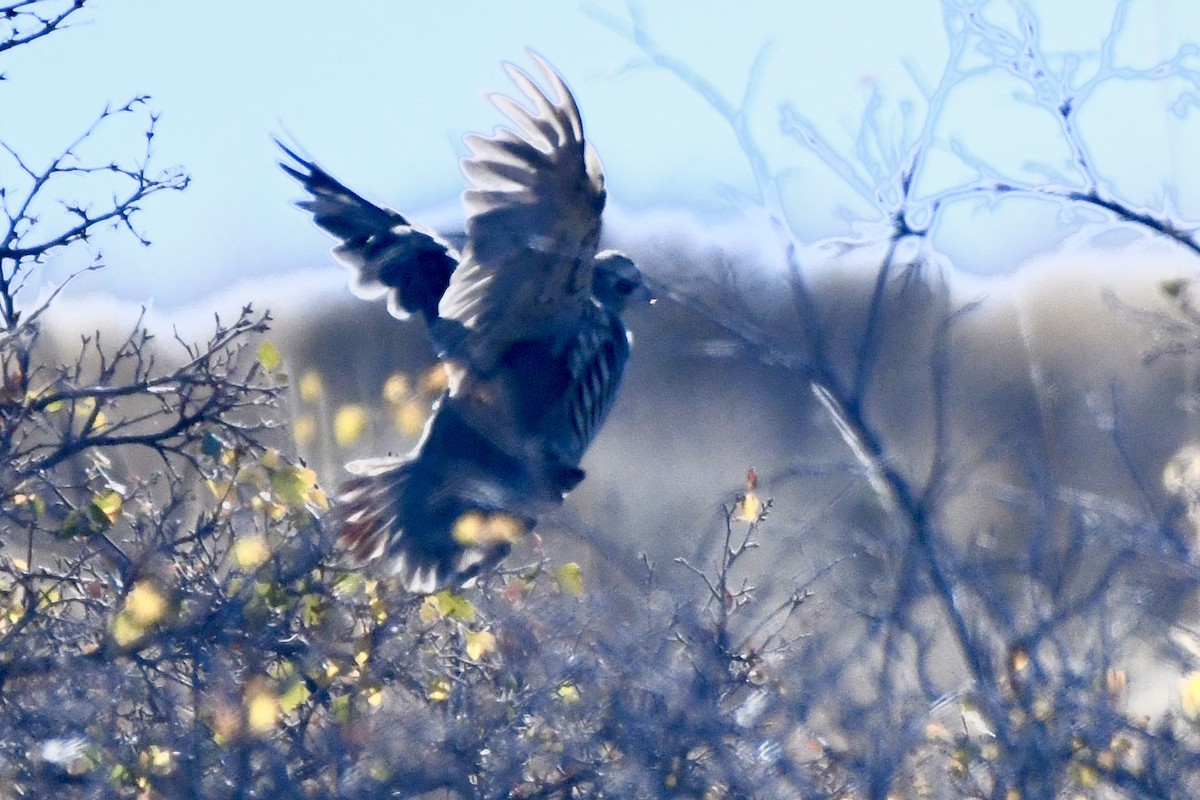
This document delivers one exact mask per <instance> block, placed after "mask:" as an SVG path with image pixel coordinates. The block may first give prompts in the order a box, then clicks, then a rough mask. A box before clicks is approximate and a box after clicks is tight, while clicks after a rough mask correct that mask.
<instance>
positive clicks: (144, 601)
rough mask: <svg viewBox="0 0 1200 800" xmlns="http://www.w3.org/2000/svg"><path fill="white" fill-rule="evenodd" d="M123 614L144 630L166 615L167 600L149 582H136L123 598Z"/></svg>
mask: <svg viewBox="0 0 1200 800" xmlns="http://www.w3.org/2000/svg"><path fill="white" fill-rule="evenodd" d="M125 613H127V614H129V617H130V619H131V620H132V621H133V622H134V623H135V624H137V625H140V626H141V627H143V628H146V627H149V626H151V625H153V624H154V623H156V622H158V621H159V620H160V619H162V618H163V615H164V614H166V613H167V599H166V598H165V597H163V596H162V594H161V593H160V592H159V591H158V589H157V588H156V587H155V586H154V584H153V583H151V582H150V581H138V582H137V583H135V584H134V585H133V588H132V589H130V590H129V594H128V595H126V596H125Z"/></svg>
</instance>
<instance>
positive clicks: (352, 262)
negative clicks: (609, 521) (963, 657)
mask: <svg viewBox="0 0 1200 800" xmlns="http://www.w3.org/2000/svg"><path fill="white" fill-rule="evenodd" d="M530 56H531V57H532V59H533V60H534V62H535V63H536V64H537V66H538V67H539V69H540V70H541V73H542V76H543V78H544V80H545V83H546V84H547V85H548V87H549V90H550V91H549V93H547V92H546V91H544V90H543V89H542V88H541V87H540V86H539V85H538V83H537V82H535V81H534V80H533V79H532V78H531V77H530V76H529V75H528V74H527V73H525V72H524V71H522V70H521V69H519V68H518V67H516V66H513V65H511V64H506V65H505V69H506V71H507V72H508V74H509V76H510V77H511V78H512V80H513V82H514V83H515V84H516V86H517V88H518V89H520V91H521V93H522V94H523V95H524V100H525V101H526V104H522V103H520V102H517V101H515V100H513V99H511V98H509V97H505V96H503V95H493V96H492V97H491V98H490V99H491V100H492V102H493V103H494V104H495V105H496V107H497V108H499V109H500V111H502V112H503V113H504V114H505V115H506V116H507V117H508V118H509V120H510V121H511V123H512V126H511V127H497V128H496V129H495V130H494V131H493V132H492V134H491V135H489V136H484V135H478V134H469V135H467V136H466V137H465V139H464V141H465V143H466V146H467V148H468V150H469V151H470V154H469V155H468V156H467V157H466V158H464V159H463V160H462V163H461V166H462V171H463V174H464V176H465V177H466V179H467V188H466V190H465V191H464V192H463V204H464V207H465V211H466V239H465V243H464V244H463V246H462V249H461V251H459V250H456V249H455V248H454V247H452V246H451V245H450V244H449V243H448V242H447V241H445V240H444V239H442V238H441V237H439V236H438V235H437V234H435V233H434V232H433V231H431V230H428V229H426V228H423V227H421V226H420V225H418V224H416V223H413V222H410V221H409V220H408V219H407V218H405V217H404V216H403V215H401V214H399V213H398V212H396V211H393V210H391V209H387V208H381V207H379V206H376V205H374V204H373V203H371V202H369V201H367V200H365V199H363V198H362V197H360V196H359V195H357V194H355V193H354V192H352V191H351V190H350V189H348V188H346V187H345V186H343V185H342V184H341V183H339V182H338V181H337V180H335V179H334V178H333V177H332V176H330V175H329V173H327V172H325V170H323V169H321V167H319V166H317V165H316V164H315V163H313V162H312V161H310V160H307V159H305V158H303V157H301V156H300V155H298V154H297V153H296V152H294V151H293V150H292V149H289V148H288V147H287V146H285V145H283V144H282V143H280V142H277V144H278V145H279V147H280V148H282V150H283V151H284V153H285V155H286V156H287V159H288V161H285V162H281V165H280V166H282V168H283V169H284V171H286V172H287V173H288V174H289V175H291V176H292V177H293V178H295V179H296V180H297V181H299V182H300V184H301V185H302V186H303V187H304V189H305V190H306V191H307V192H308V193H309V195H311V197H310V198H309V199H305V200H302V201H300V202H298V203H297V206H299V207H300V208H302V209H304V210H306V211H308V212H310V213H311V214H312V216H313V221H314V222H315V223H316V224H317V225H318V226H319V227H320V228H322V229H324V230H325V231H326V232H328V233H330V234H332V235H333V237H334V238H335V239H337V241H338V243H337V244H336V245H335V246H334V248H333V255H334V257H335V258H336V259H337V260H338V261H340V262H341V263H342V264H344V265H346V266H347V267H349V268H350V269H351V271H352V272H353V277H352V279H351V286H352V290H353V291H354V292H355V293H356V294H357V295H359V296H360V297H364V298H368V299H375V298H380V297H383V296H385V295H386V297H387V304H388V310H389V311H390V312H391V313H392V314H393V315H394V316H396V317H398V318H400V319H405V318H407V317H409V316H411V315H418V316H420V317H422V318H423V319H424V321H425V324H426V326H427V329H428V331H429V336H430V340H431V342H432V345H433V348H434V350H435V352H436V354H437V356H438V358H439V359H440V360H441V363H442V365H443V367H444V369H445V371H446V375H447V389H446V391H445V392H444V393H443V395H442V397H441V398H440V399H439V400H438V402H437V404H436V405H435V407H434V411H433V414H432V416H431V417H430V420H429V422H428V423H427V425H426V428H425V432H424V434H423V436H422V438H421V440H420V442H419V443H418V444H417V446H416V447H415V448H414V450H413V451H412V452H411V453H409V454H408V455H406V456H402V457H387V458H378V459H367V460H362V461H356V462H352V463H351V464H349V465H347V469H348V470H350V472H351V473H353V475H354V477H352V478H351V479H350V480H349V481H347V482H346V483H345V484H344V485H343V487H342V488H341V491H340V492H339V494H338V496H337V498H336V500H335V505H334V508H333V510H332V511H331V514H330V517H329V519H330V521H331V523H332V525H333V526H334V528H335V530H337V531H338V536H339V543H340V545H341V546H342V548H344V550H345V552H347V553H348V555H349V557H350V558H351V559H352V561H354V562H355V563H366V562H369V561H374V560H376V559H379V560H381V561H382V563H383V564H384V565H385V569H386V570H387V571H388V572H390V573H391V574H393V575H395V576H396V577H397V578H398V579H399V581H400V582H401V583H402V584H403V585H404V586H405V587H406V588H407V589H408V590H409V591H412V592H417V593H430V592H434V591H437V590H439V589H441V588H444V587H447V586H459V585H462V584H465V583H468V582H470V581H471V580H473V579H475V578H476V577H478V576H479V575H480V574H482V573H483V572H485V571H487V570H488V569H491V568H492V567H494V566H495V565H496V564H497V563H499V561H500V560H501V559H503V558H504V556H505V555H507V554H508V552H509V551H510V549H511V547H512V545H513V544H514V543H515V542H516V541H517V540H519V539H520V538H521V537H522V536H524V535H525V534H526V533H528V531H529V530H530V529H531V528H532V527H533V525H534V524H535V523H536V521H537V518H538V516H539V515H540V514H542V513H544V512H545V511H547V510H549V509H550V508H552V507H554V506H555V505H558V504H560V503H561V502H562V500H563V497H564V496H565V495H566V493H567V492H569V491H570V490H571V489H573V488H574V487H575V486H576V485H578V483H579V482H580V481H581V480H582V479H583V477H584V472H583V470H582V469H580V467H579V463H580V461H581V459H582V458H583V454H584V452H585V451H586V449H587V447H588V445H589V444H590V443H591V441H592V439H593V438H594V437H595V435H596V433H597V431H598V430H599V428H600V426H601V424H602V423H603V422H604V420H605V418H606V416H607V415H608V412H609V409H610V408H611V406H612V403H613V400H614V398H615V396H616V394H617V388H618V386H619V385H620V382H621V376H622V373H623V371H624V368H625V362H626V360H627V359H628V358H629V350H630V336H629V334H628V331H627V330H626V328H625V325H624V322H623V321H622V316H621V315H622V312H623V311H624V309H625V308H626V306H627V305H629V304H630V303H631V302H639V301H642V302H644V301H648V300H649V292H648V290H647V289H646V286H645V283H644V282H643V280H642V274H641V272H640V271H639V270H638V268H637V266H636V265H635V264H634V263H633V261H632V260H631V259H629V258H628V257H627V256H625V255H623V254H621V253H618V252H616V251H611V250H607V251H599V250H598V246H599V240H600V216H601V212H602V211H603V209H604V202H605V188H604V175H603V172H602V171H601V168H600V161H599V159H598V158H597V156H596V153H595V151H594V150H593V149H592V147H591V145H590V144H589V143H588V142H587V141H586V140H585V139H584V136H583V124H582V121H581V119H580V115H579V108H578V107H577V106H576V104H575V99H574V98H573V97H572V95H571V92H570V90H569V89H568V88H567V86H566V84H565V83H564V82H563V79H562V78H561V77H560V76H559V75H558V73H557V72H555V71H554V69H553V68H552V67H551V66H550V65H549V64H548V63H547V62H546V61H545V60H544V59H542V58H541V57H540V56H538V55H537V54H536V53H532V52H531V53H530Z"/></svg>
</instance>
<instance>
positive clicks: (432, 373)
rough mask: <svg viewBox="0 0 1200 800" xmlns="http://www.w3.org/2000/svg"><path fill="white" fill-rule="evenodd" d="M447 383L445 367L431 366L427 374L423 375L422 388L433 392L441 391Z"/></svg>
mask: <svg viewBox="0 0 1200 800" xmlns="http://www.w3.org/2000/svg"><path fill="white" fill-rule="evenodd" d="M446 385H447V376H446V368H445V367H441V366H437V367H430V368H429V369H428V370H426V371H425V374H424V375H422V376H421V390H422V391H424V392H429V393H431V394H432V393H437V392H441V391H442V390H443V389H445V388H446Z"/></svg>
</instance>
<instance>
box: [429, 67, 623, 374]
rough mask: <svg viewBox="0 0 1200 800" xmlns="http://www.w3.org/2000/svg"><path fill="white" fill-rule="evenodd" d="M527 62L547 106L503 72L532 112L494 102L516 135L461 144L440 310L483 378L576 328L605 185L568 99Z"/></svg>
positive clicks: (523, 80)
mask: <svg viewBox="0 0 1200 800" xmlns="http://www.w3.org/2000/svg"><path fill="white" fill-rule="evenodd" d="M531 56H532V57H533V59H534V61H536V63H537V64H538V66H539V67H540V68H541V70H542V72H543V74H544V75H545V79H546V82H547V83H548V84H549V86H550V89H551V91H552V94H553V96H554V97H553V99H551V97H550V96H549V95H548V94H547V93H545V92H543V91H542V89H541V88H539V87H538V85H537V84H536V83H534V81H533V80H532V79H531V78H530V77H529V76H528V75H527V74H525V73H524V72H522V71H521V70H520V69H518V68H517V67H515V66H512V65H511V64H509V65H506V67H505V68H506V69H507V71H508V74H509V76H510V77H511V78H512V79H513V82H514V83H515V84H516V85H517V87H518V88H519V89H520V90H521V91H522V93H523V94H524V95H525V97H526V98H527V100H528V101H529V103H530V104H531V107H529V108H527V107H525V106H523V105H521V104H520V103H518V102H516V101H514V100H512V99H510V98H507V97H502V96H493V97H492V98H491V99H492V101H493V102H494V103H495V104H496V106H497V107H498V108H499V109H500V110H501V111H503V112H504V113H505V114H506V115H507V116H508V117H509V118H510V119H511V120H512V123H513V126H514V127H513V128H511V129H510V128H497V129H496V130H495V131H494V132H493V134H492V135H491V136H490V137H485V136H480V135H469V136H467V137H466V138H465V142H466V145H467V147H468V148H469V149H470V151H471V155H470V156H468V157H467V158H465V159H463V162H462V170H463V173H464V175H465V176H466V177H467V180H468V183H469V187H468V188H467V190H466V191H465V192H464V193H463V203H464V205H465V207H466V214H467V224H466V229H467V237H468V238H467V244H466V247H465V248H464V253H463V256H464V258H463V261H462V264H461V266H460V267H459V268H458V270H457V271H456V272H455V273H454V275H453V277H452V279H451V282H450V286H449V288H448V289H447V291H446V294H445V296H444V297H443V298H442V302H441V305H440V309H439V310H440V315H441V316H442V317H443V318H445V319H449V320H454V321H456V322H458V323H460V324H461V325H462V326H463V327H464V328H465V329H466V330H467V331H469V334H470V335H469V342H468V344H467V353H466V355H467V361H468V362H469V367H470V368H473V369H476V370H480V371H486V370H487V369H488V368H489V366H490V365H492V364H494V363H495V360H496V359H497V358H499V357H500V356H501V355H502V353H503V352H504V350H505V348H506V346H507V345H509V344H511V343H512V342H515V341H520V340H523V339H532V338H539V337H541V336H544V335H546V334H547V333H553V332H554V331H556V330H562V329H563V326H569V325H572V324H575V323H576V321H577V320H578V318H579V316H580V314H583V313H586V312H585V309H586V304H590V303H591V302H592V300H591V291H592V267H593V263H592V262H593V259H594V257H595V254H596V244H597V241H598V239H599V232H600V213H601V211H602V210H603V208H604V177H603V173H602V172H601V169H600V162H599V159H598V158H597V157H596V155H595V153H594V152H593V150H592V149H591V147H590V146H589V145H588V144H587V143H586V142H585V141H584V138H583V124H582V122H581V120H580V116H579V109H578V107H577V106H576V105H575V100H574V98H573V97H572V96H571V92H570V91H569V90H568V89H567V87H566V84H564V83H563V80H562V78H560V77H559V76H558V74H557V73H556V72H555V71H554V70H553V69H552V68H551V67H550V66H549V65H548V64H547V63H546V62H545V61H544V60H543V59H542V58H540V57H539V56H537V55H536V54H533V53H531Z"/></svg>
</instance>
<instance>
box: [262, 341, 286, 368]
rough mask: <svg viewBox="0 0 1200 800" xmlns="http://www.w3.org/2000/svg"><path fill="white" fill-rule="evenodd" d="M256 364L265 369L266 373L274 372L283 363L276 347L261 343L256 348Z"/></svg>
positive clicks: (268, 343)
mask: <svg viewBox="0 0 1200 800" xmlns="http://www.w3.org/2000/svg"><path fill="white" fill-rule="evenodd" d="M258 363H260V364H262V365H263V366H264V367H266V370H267V372H274V371H275V370H277V369H279V365H280V364H282V363H283V356H281V355H280V354H279V348H278V347H276V346H275V345H273V344H271V343H270V342H263V343H262V344H260V345H259V346H258Z"/></svg>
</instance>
